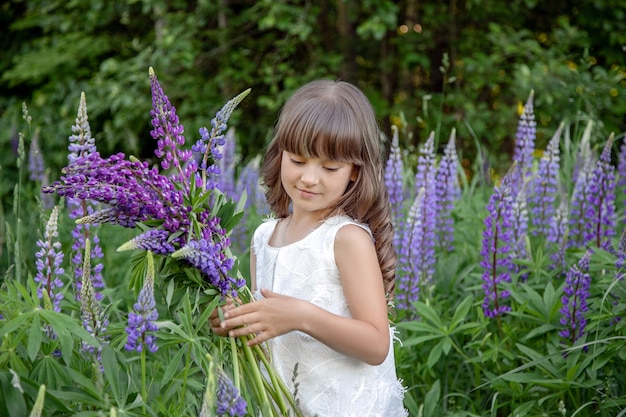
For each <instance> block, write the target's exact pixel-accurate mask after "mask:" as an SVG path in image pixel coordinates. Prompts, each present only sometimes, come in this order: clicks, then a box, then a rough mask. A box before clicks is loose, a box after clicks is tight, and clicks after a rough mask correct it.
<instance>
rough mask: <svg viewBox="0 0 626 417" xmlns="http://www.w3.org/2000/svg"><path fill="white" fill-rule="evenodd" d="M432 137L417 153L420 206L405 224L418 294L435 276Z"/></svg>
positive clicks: (435, 237)
mask: <svg viewBox="0 0 626 417" xmlns="http://www.w3.org/2000/svg"><path fill="white" fill-rule="evenodd" d="M434 143H435V135H434V132H433V133H431V134H430V136H429V137H428V140H427V141H426V142H425V143H424V145H423V146H422V147H421V149H420V155H419V157H418V162H417V172H416V174H415V189H416V190H418V193H417V194H418V195H419V194H423V196H422V197H418V198H416V200H418V201H419V203H416V204H413V207H412V210H416V212H415V213H413V214H412V215H409V217H411V218H412V219H413V220H412V223H411V224H408V223H407V224H406V226H405V229H407V231H408V233H409V234H410V236H411V238H410V241H409V258H408V262H409V265H410V271H411V272H410V274H411V276H412V279H413V280H415V282H417V283H419V286H420V288H421V290H420V291H423V290H424V289H426V288H427V287H428V286H429V285H430V283H431V280H432V276H433V274H434V272H435V247H436V242H437V235H436V231H435V223H436V220H437V192H436V188H435V176H436V173H437V170H436V165H435V149H434Z"/></svg>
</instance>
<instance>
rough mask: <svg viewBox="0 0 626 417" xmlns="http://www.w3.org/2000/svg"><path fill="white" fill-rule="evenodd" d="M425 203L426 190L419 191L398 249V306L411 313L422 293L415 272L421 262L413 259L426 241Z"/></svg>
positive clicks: (399, 308) (418, 278) (402, 231)
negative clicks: (423, 208) (414, 261)
mask: <svg viewBox="0 0 626 417" xmlns="http://www.w3.org/2000/svg"><path fill="white" fill-rule="evenodd" d="M423 204H424V190H423V189H422V190H420V192H418V193H417V197H415V200H414V201H413V204H412V205H411V208H410V209H409V213H408V217H407V220H406V223H405V227H403V228H402V229H401V230H400V231H399V232H400V240H399V250H398V266H397V269H398V274H397V281H398V291H397V292H396V307H397V308H398V310H405V311H407V312H408V313H409V315H410V314H411V312H412V310H411V304H412V303H413V302H415V301H417V300H418V299H419V293H420V281H419V280H420V278H421V276H420V274H419V271H418V273H417V274H416V273H414V272H415V271H414V268H416V269H417V268H419V266H420V265H419V264H418V265H415V264H414V263H413V260H414V259H416V258H419V254H416V253H415V252H416V251H419V250H420V249H421V243H422V242H423V241H424V236H423V231H424V228H423V227H421V226H422V223H423V221H424V219H423V218H422V215H423V213H424V211H423V210H422V209H421V207H422V205H423Z"/></svg>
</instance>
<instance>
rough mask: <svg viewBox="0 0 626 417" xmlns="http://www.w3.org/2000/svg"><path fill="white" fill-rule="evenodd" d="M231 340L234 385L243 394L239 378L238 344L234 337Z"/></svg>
mask: <svg viewBox="0 0 626 417" xmlns="http://www.w3.org/2000/svg"><path fill="white" fill-rule="evenodd" d="M229 339H230V352H231V356H232V358H233V379H234V380H233V384H235V387H237V389H238V390H239V392H241V380H240V378H239V355H237V342H236V341H235V338H234V337H231V338H229Z"/></svg>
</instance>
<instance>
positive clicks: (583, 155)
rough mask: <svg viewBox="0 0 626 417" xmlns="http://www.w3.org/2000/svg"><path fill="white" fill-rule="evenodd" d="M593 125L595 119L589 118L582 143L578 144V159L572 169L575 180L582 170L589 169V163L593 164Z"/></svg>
mask: <svg viewBox="0 0 626 417" xmlns="http://www.w3.org/2000/svg"><path fill="white" fill-rule="evenodd" d="M592 127H593V121H591V120H589V122H588V123H587V126H585V131H584V132H583V135H582V137H581V139H580V143H579V144H578V152H577V153H576V160H575V163H574V168H573V171H572V178H573V180H574V181H576V180H577V179H578V177H579V176H580V173H581V171H585V170H587V169H588V168H589V164H593V162H592V160H593V154H592V152H591V145H590V140H591V131H592Z"/></svg>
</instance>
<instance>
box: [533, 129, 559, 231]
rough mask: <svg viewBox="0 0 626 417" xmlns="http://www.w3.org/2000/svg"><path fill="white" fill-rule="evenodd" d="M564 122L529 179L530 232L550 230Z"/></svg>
mask: <svg viewBox="0 0 626 417" xmlns="http://www.w3.org/2000/svg"><path fill="white" fill-rule="evenodd" d="M563 127H564V123H561V124H560V125H559V128H558V129H557V131H556V132H555V133H554V136H552V139H550V142H548V146H547V148H546V151H545V152H544V154H543V157H542V158H541V160H540V161H539V169H538V170H537V173H536V174H535V175H534V177H533V179H532V181H531V188H530V189H529V193H528V194H529V195H528V202H529V205H530V207H531V213H532V216H531V222H532V226H533V228H532V234H533V235H534V236H537V235H542V236H546V235H548V233H549V232H550V219H551V218H552V217H553V216H554V214H555V211H556V207H555V201H556V197H557V194H558V185H559V169H560V148H559V141H560V139H561V133H562V131H563Z"/></svg>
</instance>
